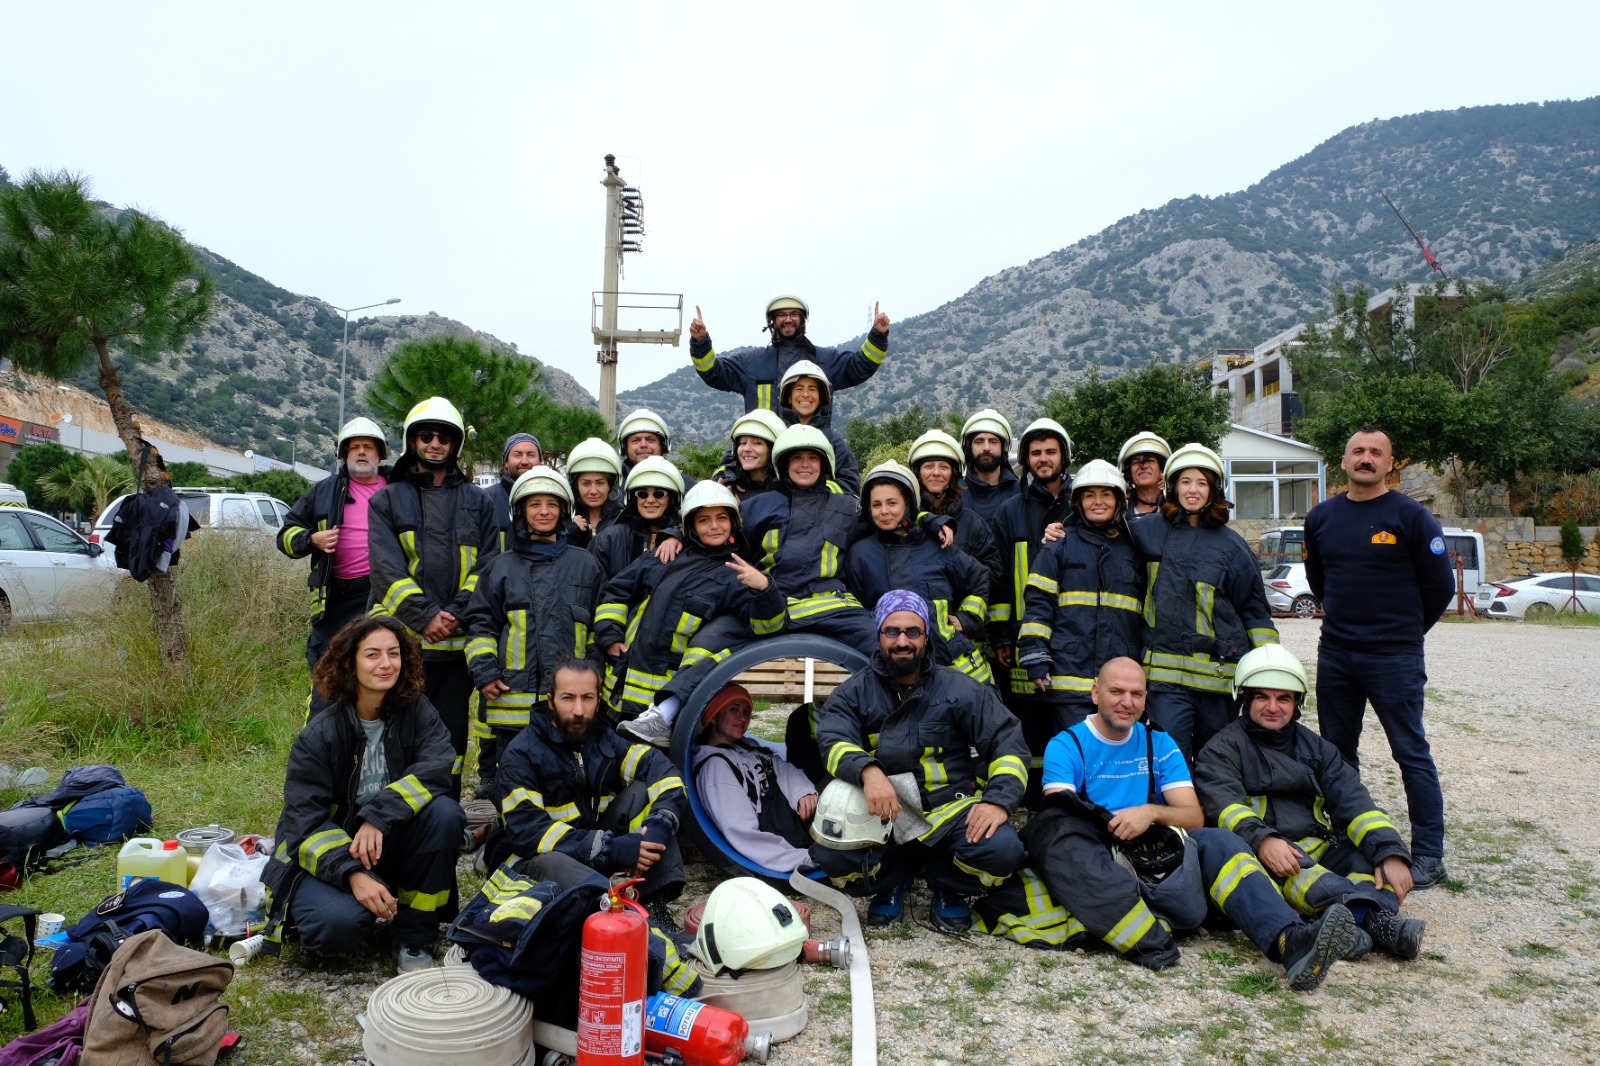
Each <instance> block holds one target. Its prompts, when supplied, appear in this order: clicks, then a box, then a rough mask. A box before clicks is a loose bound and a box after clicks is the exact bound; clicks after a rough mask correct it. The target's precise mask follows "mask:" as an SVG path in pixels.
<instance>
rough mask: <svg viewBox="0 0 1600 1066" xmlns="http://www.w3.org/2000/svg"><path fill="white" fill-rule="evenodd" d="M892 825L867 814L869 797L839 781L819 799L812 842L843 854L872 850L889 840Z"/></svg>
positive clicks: (812, 827)
mask: <svg viewBox="0 0 1600 1066" xmlns="http://www.w3.org/2000/svg"><path fill="white" fill-rule="evenodd" d="M889 827H890V823H888V822H886V821H884V820H883V819H882V818H879V817H878V816H877V815H875V814H873V813H872V812H871V811H869V810H867V794H866V793H865V792H863V791H862V790H861V789H860V788H858V787H857V786H855V785H852V784H850V783H849V782H847V781H840V780H839V779H837V778H835V779H834V780H832V781H829V782H828V785H827V787H826V788H824V789H823V790H822V795H821V796H819V797H818V798H817V813H816V814H815V815H814V816H813V817H812V819H811V839H812V840H815V841H816V842H817V843H819V844H821V845H823V846H824V847H828V848H834V849H836V850H839V851H856V850H859V849H861V848H871V847H876V846H877V845H879V844H882V843H883V842H884V841H885V840H888V839H889Z"/></svg>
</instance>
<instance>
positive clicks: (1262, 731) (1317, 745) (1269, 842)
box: [1194, 644, 1425, 959]
mask: <svg viewBox="0 0 1600 1066" xmlns="http://www.w3.org/2000/svg"><path fill="white" fill-rule="evenodd" d="M1234 685H1235V687H1236V688H1237V689H1238V693H1239V696H1238V706H1239V709H1240V710H1241V711H1243V712H1244V713H1243V716H1242V717H1240V718H1236V719H1234V720H1233V722H1232V723H1231V724H1229V725H1228V727H1227V728H1226V729H1224V730H1223V731H1222V732H1220V733H1218V734H1217V735H1216V736H1214V737H1212V738H1211V742H1210V743H1209V744H1207V745H1206V746H1205V749H1204V750H1203V751H1201V752H1200V757H1199V760H1198V761H1197V762H1196V764H1195V770H1194V784H1195V789H1196V791H1197V792H1198V793H1199V796H1200V805H1201V806H1202V807H1203V808H1204V810H1205V814H1206V819H1207V821H1209V822H1211V823H1213V824H1215V825H1217V826H1220V827H1221V828H1223V829H1228V830H1231V831H1233V832H1234V833H1236V834H1238V835H1239V836H1240V837H1242V838H1243V839H1244V842H1245V843H1246V844H1248V845H1249V846H1250V848H1251V850H1252V851H1254V852H1255V854H1256V856H1257V857H1258V858H1259V859H1260V860H1261V864H1262V865H1263V866H1265V867H1266V868H1267V872H1268V873H1270V874H1272V876H1273V877H1274V878H1275V879H1276V880H1277V881H1278V884H1279V886H1280V888H1281V889H1282V890H1283V895H1284V898H1285V899H1286V900H1288V901H1289V905H1290V906H1292V907H1294V909H1295V910H1297V911H1299V912H1300V913H1301V914H1307V915H1315V914H1320V913H1322V912H1323V911H1324V910H1326V909H1327V908H1328V907H1330V906H1332V905H1333V904H1335V903H1342V904H1344V905H1345V906H1346V907H1348V908H1349V909H1350V913H1351V914H1352V915H1353V916H1354V917H1355V920H1356V923H1357V924H1358V925H1360V926H1361V927H1362V928H1363V929H1365V930H1366V932H1367V934H1368V935H1369V936H1370V938H1371V941H1372V943H1373V945H1374V946H1375V947H1377V948H1378V950H1379V951H1382V952H1384V953H1385V954H1387V955H1393V956H1395V957H1396V958H1400V959H1415V958H1416V957H1417V955H1418V954H1419V953H1420V952H1421V951H1422V935H1423V932H1424V929H1425V923H1424V922H1422V921H1421V920H1420V919H1416V918H1401V917H1400V916H1399V910H1400V904H1401V903H1402V902H1404V901H1405V897H1406V893H1407V892H1409V891H1410V889H1411V852H1410V851H1409V849H1407V848H1406V845H1405V842H1404V841H1403V840H1402V839H1401V837H1400V833H1399V831H1398V830H1397V829H1396V828H1395V825H1394V822H1392V821H1391V820H1390V819H1389V816H1388V815H1387V814H1385V813H1384V812H1383V811H1382V810H1380V809H1379V808H1378V805H1377V804H1375V803H1373V802H1372V794H1371V793H1370V792H1368V791H1367V787H1366V786H1365V785H1363V784H1362V783H1361V775H1360V774H1359V773H1358V772H1357V771H1356V768H1355V767H1354V766H1351V765H1350V764H1349V763H1347V762H1345V761H1344V757H1343V756H1342V755H1340V754H1339V749H1338V748H1335V747H1334V746H1333V745H1332V744H1330V743H1329V742H1328V741H1326V740H1324V739H1323V738H1322V737H1319V736H1318V735H1317V734H1316V733H1314V732H1312V731H1311V730H1310V729H1307V728H1306V727H1305V725H1304V724H1302V723H1301V722H1300V711H1301V705H1302V704H1303V703H1304V702H1305V698H1306V690H1307V688H1308V685H1307V682H1306V671H1305V667H1304V666H1302V665H1301V664H1300V660H1299V659H1297V658H1295V656H1294V653H1293V652H1291V651H1290V650H1289V649H1287V648H1285V647H1283V646H1282V645H1281V644H1263V645H1262V646H1261V647H1259V648H1256V649H1255V650H1254V651H1251V652H1247V653H1246V654H1245V656H1244V658H1242V659H1240V660H1239V665H1238V668H1237V669H1236V670H1235V672H1234Z"/></svg>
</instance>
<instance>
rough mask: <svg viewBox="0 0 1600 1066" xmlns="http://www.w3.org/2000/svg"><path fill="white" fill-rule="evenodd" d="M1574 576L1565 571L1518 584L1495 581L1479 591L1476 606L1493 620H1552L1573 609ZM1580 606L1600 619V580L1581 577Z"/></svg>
mask: <svg viewBox="0 0 1600 1066" xmlns="http://www.w3.org/2000/svg"><path fill="white" fill-rule="evenodd" d="M1572 595H1573V575H1572V574H1571V573H1567V572H1564V571H1557V572H1555V573H1551V574H1534V575H1533V576H1532V577H1525V578H1522V579H1520V580H1517V581H1491V582H1488V583H1487V584H1485V585H1484V586H1483V587H1482V588H1480V589H1479V590H1478V597H1477V600H1476V601H1475V602H1474V604H1473V605H1474V606H1475V607H1477V609H1478V612H1479V613H1480V614H1483V615H1485V616H1487V617H1489V618H1519V619H1521V618H1532V619H1549V618H1554V617H1555V616H1556V612H1557V611H1560V610H1561V609H1562V608H1563V607H1565V608H1566V609H1567V610H1568V611H1571V610H1572V609H1573V608H1572ZM1577 595H1578V603H1579V604H1580V605H1582V606H1583V607H1584V608H1585V609H1586V610H1588V612H1589V613H1590V614H1593V615H1600V577H1595V576H1594V575H1592V574H1578V575H1577Z"/></svg>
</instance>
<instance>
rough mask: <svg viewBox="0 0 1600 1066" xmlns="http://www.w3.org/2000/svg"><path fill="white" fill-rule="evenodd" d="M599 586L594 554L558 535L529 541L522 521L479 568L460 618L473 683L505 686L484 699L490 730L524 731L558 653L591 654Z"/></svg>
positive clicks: (544, 692)
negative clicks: (505, 547)
mask: <svg viewBox="0 0 1600 1066" xmlns="http://www.w3.org/2000/svg"><path fill="white" fill-rule="evenodd" d="M602 584H603V580H602V575H601V572H600V564H599V563H598V562H597V561H596V560H595V558H594V556H592V555H590V554H589V553H588V552H586V551H583V550H582V549H581V548H574V547H572V546H571V545H570V544H567V543H565V541H563V540H559V539H558V540H557V541H556V542H555V543H546V542H536V541H533V540H530V539H529V537H528V534H527V532H526V527H524V526H522V525H521V524H520V523H519V524H518V526H517V528H516V530H515V531H514V532H513V533H512V541H511V550H510V551H508V552H505V553H503V554H501V555H497V556H495V557H494V559H493V560H491V561H490V563H489V564H488V565H487V566H486V567H484V568H483V570H482V571H481V572H480V573H479V575H478V590H477V591H476V592H474V593H473V594H472V601H471V603H469V604H468V605H467V613H466V617H465V618H464V620H463V622H462V624H463V625H464V626H465V628H466V630H467V669H468V670H470V671H471V672H472V684H473V686H474V687H476V688H482V687H483V686H485V685H487V684H489V683H490V682H492V681H500V682H504V683H505V685H506V686H507V687H508V688H509V689H510V691H508V692H502V693H501V694H500V695H499V696H497V697H495V698H494V699H492V700H486V701H485V702H484V708H483V711H484V723H485V724H486V725H488V726H489V728H491V729H502V730H507V729H521V728H522V727H523V726H525V725H527V724H528V716H529V714H530V713H532V711H533V709H534V708H535V707H537V706H539V705H540V704H541V703H543V702H544V701H545V699H546V697H548V696H549V694H550V684H551V682H552V681H554V680H555V673H556V667H557V665H559V664H560V662H561V660H562V659H563V658H565V657H567V656H571V657H573V658H577V659H587V658H595V656H594V655H593V637H592V632H593V628H594V609H595V606H596V605H597V604H598V603H599V600H600V586H601V585H602Z"/></svg>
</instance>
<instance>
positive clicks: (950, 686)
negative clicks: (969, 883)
mask: <svg viewBox="0 0 1600 1066" xmlns="http://www.w3.org/2000/svg"><path fill="white" fill-rule="evenodd" d="M817 745H818V747H819V748H821V750H822V756H823V760H824V763H825V765H826V767H827V770H828V773H829V774H831V775H833V776H834V777H837V778H839V779H840V780H843V781H848V782H849V783H850V784H852V785H857V786H859V785H860V784H861V774H862V772H863V771H865V770H866V769H867V767H869V766H877V767H879V768H881V769H882V770H883V772H884V773H885V774H889V775H891V776H892V775H894V774H899V773H908V772H909V773H913V774H915V775H916V777H917V787H918V792H919V794H920V796H921V799H922V815H923V817H924V818H926V819H927V821H928V823H929V829H928V830H927V832H926V833H924V834H923V835H922V836H921V837H919V838H918V839H920V840H922V841H924V842H927V843H931V842H933V841H936V840H938V839H939V838H940V837H942V836H943V835H944V833H945V832H946V830H947V829H948V828H949V827H950V825H951V823H952V820H954V821H956V822H959V821H960V819H959V818H957V816H958V815H959V814H961V813H962V812H963V811H965V810H967V809H968V808H969V807H972V806H973V805H974V804H977V803H979V802H983V803H993V804H995V805H996V806H1000V807H1004V808H1005V809H1006V810H1007V811H1015V810H1016V809H1017V805H1018V804H1019V803H1021V802H1022V794H1023V791H1024V790H1025V789H1026V788H1027V784H1028V746H1027V744H1026V743H1024V741H1023V739H1022V726H1021V725H1020V724H1019V723H1018V722H1017V719H1016V717H1015V716H1013V715H1012V713H1011V712H1010V711H1008V710H1006V708H1005V705H1004V704H1002V703H1001V702H1000V697H999V695H998V694H997V693H996V692H995V690H994V688H993V686H990V685H984V684H981V683H979V682H977V681H974V680H973V679H972V678H970V677H968V676H967V675H965V674H963V673H961V672H960V671H959V670H953V669H951V668H950V667H947V666H936V665H934V664H933V662H932V661H931V660H930V659H929V658H928V657H926V656H925V657H924V658H923V660H922V670H921V673H920V674H919V676H918V678H917V680H916V682H915V683H914V684H913V685H912V686H911V688H910V689H909V690H908V691H905V692H902V691H901V687H900V685H899V684H898V683H897V682H896V681H895V679H894V676H893V675H892V674H890V673H889V667H888V664H887V663H886V662H885V661H884V659H883V656H882V655H878V654H875V655H873V657H872V665H871V666H870V667H868V668H867V669H865V670H861V671H858V672H857V673H855V674H854V675H852V676H851V677H850V678H848V679H847V680H846V681H845V682H844V684H842V685H840V686H839V687H838V688H837V689H835V690H834V692H833V695H832V696H829V697H828V701H827V702H826V703H824V704H823V705H822V707H821V708H819V709H818V711H817ZM974 752H976V754H974Z"/></svg>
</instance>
